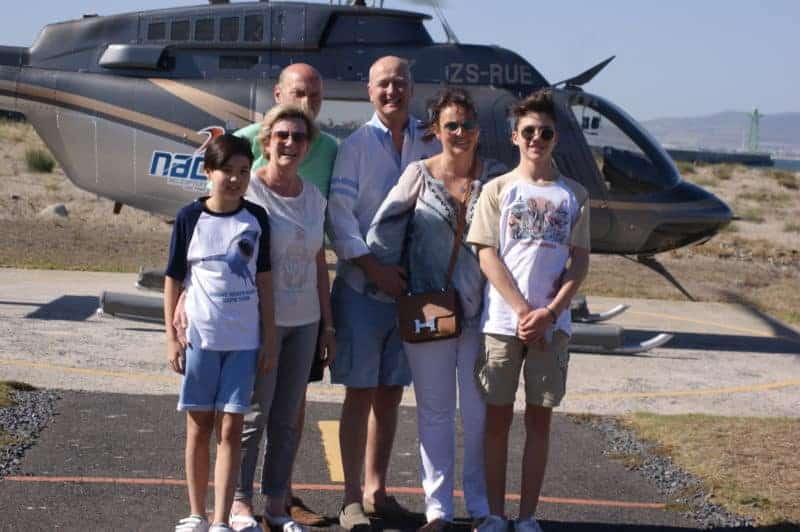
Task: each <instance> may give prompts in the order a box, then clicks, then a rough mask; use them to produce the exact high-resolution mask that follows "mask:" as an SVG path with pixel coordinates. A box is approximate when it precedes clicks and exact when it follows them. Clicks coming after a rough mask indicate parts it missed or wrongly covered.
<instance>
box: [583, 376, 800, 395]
mask: <svg viewBox="0 0 800 532" xmlns="http://www.w3.org/2000/svg"><path fill="white" fill-rule="evenodd" d="M790 386H800V379H793V380H788V381H778V382H768V383H764V384H751V385H749V386H731V387H728V388H714V389H710V390H666V391H662V392H656V391H653V392H618V393H615V392H611V393H602V392H601V393H574V394H568V395H567V399H574V400H589V399H646V398H653V397H686V396H697V395H722V394H729V393H747V392H763V391H766V390H776V389H778V388H788V387H790Z"/></svg>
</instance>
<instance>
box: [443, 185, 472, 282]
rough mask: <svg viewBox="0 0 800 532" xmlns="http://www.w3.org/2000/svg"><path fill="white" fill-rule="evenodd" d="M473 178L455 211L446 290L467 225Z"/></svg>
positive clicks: (451, 278) (451, 277)
mask: <svg viewBox="0 0 800 532" xmlns="http://www.w3.org/2000/svg"><path fill="white" fill-rule="evenodd" d="M473 181H474V179H470V180H469V183H467V194H466V196H465V197H464V202H463V203H460V204H459V209H458V212H456V218H457V220H458V221H457V225H456V231H455V233H454V234H453V251H452V252H451V253H450V264H449V265H448V266H447V280H446V281H445V285H444V288H443V290H447V289H448V287H449V286H450V281H452V280H453V272H454V271H455V269H456V262H457V261H458V252H459V250H460V249H461V237H462V236H464V229H466V226H467V211H468V210H469V200H470V197H471V196H472V183H473Z"/></svg>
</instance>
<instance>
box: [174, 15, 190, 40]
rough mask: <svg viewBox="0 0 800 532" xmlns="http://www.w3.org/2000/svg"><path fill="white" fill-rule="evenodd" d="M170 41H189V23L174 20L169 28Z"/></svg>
mask: <svg viewBox="0 0 800 532" xmlns="http://www.w3.org/2000/svg"><path fill="white" fill-rule="evenodd" d="M169 37H170V39H172V40H173V41H188V40H189V21H188V20H176V21H175V22H173V23H172V27H171V28H170V34H169Z"/></svg>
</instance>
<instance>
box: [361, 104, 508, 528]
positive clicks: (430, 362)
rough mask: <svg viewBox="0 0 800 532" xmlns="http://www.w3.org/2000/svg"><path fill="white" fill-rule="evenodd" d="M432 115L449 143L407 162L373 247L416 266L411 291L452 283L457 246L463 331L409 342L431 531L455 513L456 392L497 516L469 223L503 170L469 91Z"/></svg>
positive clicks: (476, 472) (410, 269)
mask: <svg viewBox="0 0 800 532" xmlns="http://www.w3.org/2000/svg"><path fill="white" fill-rule="evenodd" d="M429 113H430V124H429V134H430V135H431V136H435V137H436V138H437V139H438V140H439V141H440V142H441V144H442V153H440V154H439V155H436V156H434V157H431V158H429V159H425V160H422V161H418V162H416V163H412V164H410V165H409V166H408V168H407V169H406V171H405V172H404V173H403V175H402V176H400V179H399V181H398V183H397V185H395V187H394V188H393V189H392V190H391V191H390V192H389V195H388V196H387V197H386V200H385V201H384V202H383V204H382V205H381V207H380V209H379V210H378V212H377V213H376V215H375V218H374V220H373V222H372V226H371V228H370V230H369V233H368V234H367V243H368V244H369V246H370V249H371V251H372V252H373V253H374V254H375V256H376V257H377V258H378V260H380V261H381V262H383V263H386V264H398V265H402V266H404V267H405V268H406V269H407V277H408V287H409V290H410V292H411V293H423V292H431V291H436V290H442V289H446V288H450V287H449V286H444V285H445V284H447V279H448V269H449V266H450V260H451V254H453V250H454V248H455V249H456V250H457V251H456V252H455V253H456V257H457V258H456V262H455V266H454V268H453V273H452V276H451V286H452V287H455V288H456V290H457V292H458V294H459V299H460V303H461V309H462V314H463V315H462V316H461V318H462V332H461V334H460V336H458V337H455V338H450V339H446V340H438V341H435V342H425V343H408V342H406V343H404V350H405V353H406V356H407V358H408V362H409V366H410V367H411V372H412V376H413V382H414V393H415V395H416V401H417V415H418V428H419V440H420V454H421V456H422V485H423V488H424V491H425V502H426V511H425V515H426V518H427V521H428V523H427V524H426V525H425V526H424V527H423V529H425V530H443V529H445V528H447V526H448V524H449V523H450V522H451V521H452V519H453V484H454V474H455V468H454V461H455V460H454V439H455V416H456V397H458V400H459V402H460V405H459V407H460V411H461V422H462V425H463V428H464V478H463V485H464V494H465V499H466V505H467V510H468V511H469V513H470V515H471V517H472V518H473V519H476V520H478V519H481V518H483V517H485V516H486V515H488V513H489V507H488V504H487V500H486V489H485V481H484V472H483V445H482V440H483V428H484V420H485V406H484V403H483V401H482V400H481V397H480V395H479V394H478V390H477V388H476V385H475V381H474V378H473V367H474V365H475V360H476V358H477V356H478V352H479V349H480V332H479V330H478V325H479V321H480V313H481V302H482V293H483V286H484V277H483V274H482V273H481V271H480V265H479V263H478V259H477V257H476V255H475V252H474V251H473V250H472V249H471V248H470V247H468V246H467V245H465V244H464V242H463V238H464V235H465V234H466V230H463V229H464V228H465V227H466V228H468V227H469V224H470V221H471V219H472V213H473V210H474V207H475V202H476V201H477V199H478V196H479V195H480V193H481V188H482V186H483V185H484V183H486V181H487V180H489V179H490V178H491V177H492V176H494V175H497V174H499V173H502V172H503V171H504V168H503V167H502V165H501V164H500V163H498V162H493V161H488V160H482V159H481V158H479V157H478V156H477V154H476V151H477V147H478V138H479V136H480V129H479V126H478V121H477V119H478V113H477V110H476V108H475V105H474V103H473V102H472V99H471V98H470V96H469V94H468V93H467V92H466V91H463V90H460V89H446V90H445V91H443V92H442V93H441V94H439V96H438V98H437V99H436V100H435V101H434V102H433V103H432V104H431V106H430V110H429ZM459 227H460V228H461V229H462V231H457V228H459ZM458 232H460V233H461V236H457V233H458ZM456 238H458V241H455V239H456ZM457 392H458V393H457Z"/></svg>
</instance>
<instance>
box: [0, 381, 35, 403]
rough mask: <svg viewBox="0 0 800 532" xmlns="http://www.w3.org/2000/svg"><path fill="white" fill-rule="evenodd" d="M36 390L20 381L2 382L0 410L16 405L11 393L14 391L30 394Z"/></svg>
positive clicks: (0, 387) (0, 384) (0, 382)
mask: <svg viewBox="0 0 800 532" xmlns="http://www.w3.org/2000/svg"><path fill="white" fill-rule="evenodd" d="M35 389H36V388H35V387H33V386H31V385H30V384H25V383H24V382H18V381H0V408H5V407H7V406H11V405H13V404H14V400H13V399H12V398H11V393H12V392H14V391H21V392H30V391H33V390H35Z"/></svg>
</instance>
